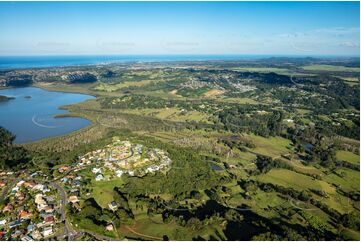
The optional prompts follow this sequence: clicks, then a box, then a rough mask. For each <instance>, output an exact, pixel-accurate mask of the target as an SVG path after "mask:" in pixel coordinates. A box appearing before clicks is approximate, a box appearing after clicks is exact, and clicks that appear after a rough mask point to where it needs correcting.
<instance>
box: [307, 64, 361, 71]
mask: <svg viewBox="0 0 361 242" xmlns="http://www.w3.org/2000/svg"><path fill="white" fill-rule="evenodd" d="M302 69H304V70H306V71H337V72H360V68H358V67H346V66H333V65H309V66H304V67H302Z"/></svg>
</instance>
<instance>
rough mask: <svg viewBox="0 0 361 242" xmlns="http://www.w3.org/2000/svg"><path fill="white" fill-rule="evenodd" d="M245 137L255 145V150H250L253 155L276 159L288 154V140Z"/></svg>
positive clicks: (289, 143) (289, 146) (254, 136)
mask: <svg viewBox="0 0 361 242" xmlns="http://www.w3.org/2000/svg"><path fill="white" fill-rule="evenodd" d="M245 137H246V138H249V139H251V140H252V141H253V142H254V144H255V145H256V148H254V149H251V151H253V152H255V153H259V154H262V155H266V156H270V157H273V158H277V157H280V156H281V155H282V154H287V153H289V152H290V149H289V148H291V141H290V140H288V139H285V138H282V137H269V138H264V137H261V136H257V135H245Z"/></svg>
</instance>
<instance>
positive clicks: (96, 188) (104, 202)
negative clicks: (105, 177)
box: [92, 178, 123, 208]
mask: <svg viewBox="0 0 361 242" xmlns="http://www.w3.org/2000/svg"><path fill="white" fill-rule="evenodd" d="M121 185H123V181H122V179H120V178H119V179H114V180H112V181H93V182H92V188H93V192H92V196H93V197H94V199H95V200H96V201H97V203H98V204H99V205H100V206H102V207H103V208H107V207H108V203H110V202H111V201H113V189H114V187H119V186H121Z"/></svg>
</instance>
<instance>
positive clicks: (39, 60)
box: [0, 55, 271, 69]
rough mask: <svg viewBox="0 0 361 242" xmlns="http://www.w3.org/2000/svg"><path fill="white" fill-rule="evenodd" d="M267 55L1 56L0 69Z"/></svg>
mask: <svg viewBox="0 0 361 242" xmlns="http://www.w3.org/2000/svg"><path fill="white" fill-rule="evenodd" d="M267 57H271V56H266V55H104V56H100V55H86V56H85V55H83V56H76V55H72V56H70V55H69V56H0V69H17V68H36V67H39V68H41V67H61V66H76V65H92V64H101V63H115V62H161V61H207V60H242V59H257V58H267Z"/></svg>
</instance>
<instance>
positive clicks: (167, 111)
mask: <svg viewBox="0 0 361 242" xmlns="http://www.w3.org/2000/svg"><path fill="white" fill-rule="evenodd" d="M122 112H125V113H132V114H137V115H144V116H151V117H156V118H159V119H166V120H171V121H176V122H189V121H196V122H202V123H210V122H209V121H208V116H207V115H206V114H204V113H201V112H198V111H184V110H181V109H178V108H160V109H154V108H153V109H152V108H145V109H122Z"/></svg>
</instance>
